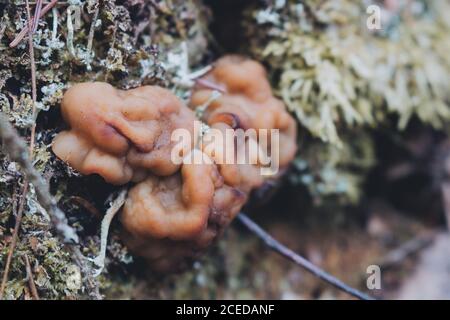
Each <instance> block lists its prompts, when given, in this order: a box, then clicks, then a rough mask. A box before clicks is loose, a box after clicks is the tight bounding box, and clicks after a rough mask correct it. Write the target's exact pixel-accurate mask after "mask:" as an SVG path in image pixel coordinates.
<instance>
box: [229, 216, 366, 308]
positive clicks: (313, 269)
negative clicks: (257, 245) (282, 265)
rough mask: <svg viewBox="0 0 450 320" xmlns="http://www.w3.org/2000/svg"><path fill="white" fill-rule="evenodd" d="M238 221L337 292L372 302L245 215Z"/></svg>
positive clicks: (269, 245)
mask: <svg viewBox="0 0 450 320" xmlns="http://www.w3.org/2000/svg"><path fill="white" fill-rule="evenodd" d="M237 219H238V221H240V222H241V223H242V224H243V225H244V226H246V227H247V228H248V229H249V230H250V231H251V232H253V233H254V234H255V235H256V236H258V237H259V238H260V239H261V240H263V241H264V243H265V244H266V245H267V246H268V247H269V248H271V249H273V250H274V251H275V252H277V253H279V254H281V255H282V256H284V257H285V258H287V259H289V260H291V261H292V262H294V263H295V264H297V265H298V266H300V267H302V268H304V269H305V270H307V271H308V272H310V273H312V274H313V275H315V276H316V277H318V278H319V279H322V280H324V281H325V282H328V283H329V284H331V285H333V286H334V287H336V288H338V289H339V290H342V291H344V292H346V293H348V294H350V295H352V296H354V297H356V298H358V299H361V300H374V298H372V297H370V296H369V295H367V294H365V293H362V292H361V291H359V290H357V289H355V288H352V287H350V286H348V285H346V284H345V283H343V282H342V281H341V280H339V279H337V278H335V277H333V276H332V275H331V274H329V273H327V272H326V271H324V270H322V269H320V268H319V267H317V266H316V265H314V264H312V263H311V262H310V261H308V260H307V259H305V258H303V257H302V256H300V255H298V254H297V253H295V252H294V251H292V250H291V249H289V248H287V247H285V246H284V245H283V244H281V243H280V242H278V241H277V240H275V239H274V238H273V237H272V236H271V235H270V234H268V233H267V232H266V231H264V230H263V229H262V228H261V227H260V226H258V225H257V224H256V223H255V222H254V221H253V220H252V219H250V218H249V217H248V216H247V215H245V214H244V213H239V214H238V216H237Z"/></svg>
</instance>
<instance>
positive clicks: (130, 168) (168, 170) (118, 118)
mask: <svg viewBox="0 0 450 320" xmlns="http://www.w3.org/2000/svg"><path fill="white" fill-rule="evenodd" d="M61 110H62V115H63V117H64V119H65V120H66V122H67V123H68V124H69V126H70V130H68V131H63V132H61V133H60V134H59V135H58V136H57V137H56V139H55V141H54V143H53V152H54V153H55V154H56V155H57V156H58V157H59V158H60V159H62V160H64V161H66V162H67V163H68V164H69V165H71V166H72V167H73V168H75V169H76V170H78V171H80V172H81V173H83V174H93V173H97V174H99V175H101V176H102V177H103V178H104V179H105V180H106V181H107V182H110V183H112V184H124V183H127V182H129V181H131V180H133V181H139V180H142V179H143V178H145V176H146V175H147V173H148V172H152V173H155V174H158V175H170V174H173V173H175V172H176V171H177V170H178V169H179V165H175V164H174V163H173V162H172V161H171V159H170V152H171V150H172V147H173V143H172V142H171V141H170V136H171V133H172V131H173V130H174V129H176V128H186V129H187V130H189V131H190V132H192V131H193V126H194V121H195V116H194V114H193V112H192V111H191V110H189V109H188V108H187V107H186V106H185V105H183V103H182V102H181V101H180V100H179V99H178V98H177V97H176V96H175V95H173V94H172V93H171V92H170V91H168V90H166V89H163V88H160V87H157V86H143V87H140V88H136V89H132V90H128V91H122V90H118V89H115V88H114V87H112V86H111V85H109V84H107V83H101V82H93V83H81V84H77V85H75V86H73V87H71V88H70V89H69V90H68V91H67V92H66V93H65V94H64V98H63V101H62V104H61Z"/></svg>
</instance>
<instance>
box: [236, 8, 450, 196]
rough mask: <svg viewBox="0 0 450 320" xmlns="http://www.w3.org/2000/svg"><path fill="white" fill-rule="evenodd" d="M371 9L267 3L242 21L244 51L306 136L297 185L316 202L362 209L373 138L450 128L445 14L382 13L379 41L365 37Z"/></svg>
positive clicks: (302, 136) (375, 34) (421, 10)
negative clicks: (374, 133)
mask: <svg viewBox="0 0 450 320" xmlns="http://www.w3.org/2000/svg"><path fill="white" fill-rule="evenodd" d="M371 2H372V1H369V2H364V3H363V2H357V1H349V0H340V1H333V0H327V1H314V0H309V1H305V2H303V3H299V2H298V1H293V0H282V1H275V0H274V1H272V0H267V1H257V2H256V4H255V5H253V6H251V7H250V8H248V9H247V10H246V13H245V16H246V18H245V19H244V21H243V25H244V29H245V30H246V36H247V41H244V46H243V48H242V50H243V51H245V52H247V53H248V54H250V55H252V56H254V57H256V58H257V59H259V60H261V61H263V62H264V63H265V64H266V65H267V66H268V67H269V70H270V74H271V77H272V81H273V84H274V86H275V88H276V91H277V94H278V95H279V96H280V97H281V98H282V99H283V100H284V101H285V103H286V105H287V106H288V108H289V109H290V111H291V112H292V113H293V114H295V115H296V117H297V119H298V122H299V124H300V125H301V127H302V128H303V130H301V131H300V140H301V141H300V145H301V147H302V149H301V150H300V153H299V154H300V156H299V159H298V162H297V164H299V165H300V167H301V168H300V174H299V175H298V176H297V177H293V179H292V180H293V181H297V182H300V183H304V184H306V185H308V188H309V190H310V191H311V192H312V195H313V196H314V197H319V196H320V195H322V198H324V199H325V198H327V196H328V195H332V196H333V197H334V196H338V197H339V198H341V199H344V198H345V197H347V200H348V201H347V202H350V203H356V202H357V201H358V198H359V193H360V189H361V182H363V181H364V176H365V175H366V173H367V171H368V170H369V169H370V168H371V165H372V164H374V163H375V159H374V151H373V150H370V149H371V148H373V145H374V144H373V142H371V139H373V138H372V137H370V131H369V130H377V129H379V128H381V127H383V126H388V127H389V128H390V129H389V130H392V131H396V130H402V129H404V128H405V127H406V126H407V124H408V122H409V120H410V119H411V118H412V117H417V118H419V119H420V120H421V121H422V122H423V123H425V124H428V125H431V126H433V127H435V128H438V129H441V130H442V129H445V128H448V127H449V123H450V107H449V104H448V101H449V98H450V97H449V92H450V90H449V84H448V81H446V80H445V79H446V77H447V75H448V74H449V72H450V59H449V55H448V54H447V53H446V52H447V50H448V47H449V45H450V41H449V38H448V36H447V33H448V27H449V23H448V19H446V17H444V15H443V14H442V12H445V11H446V10H449V9H450V6H449V4H448V3H447V2H445V1H439V0H435V1H422V0H416V1H413V3H412V4H411V6H410V7H408V6H405V7H401V8H400V10H399V11H398V12H389V11H387V8H385V9H383V10H384V11H383V15H382V16H383V17H386V19H384V20H383V29H382V30H380V31H377V32H373V31H370V30H369V29H368V28H367V27H366V19H367V17H368V15H367V14H366V8H367V6H368V5H369V4H370V3H371ZM374 3H375V2H374ZM376 4H378V5H380V3H379V2H376ZM411 8H413V11H412V12H411V11H408V10H409V9H411ZM446 48H447V49H446ZM393 116H394V117H395V118H396V122H397V125H396V126H391V122H390V121H391V118H392V117H393ZM311 137H312V138H317V139H319V140H317V139H311ZM320 141H322V142H320ZM362 145H364V146H365V147H364V148H365V150H364V152H363V153H362V154H361V153H360V152H358V150H357V149H358V148H359V147H358V146H362ZM361 157H364V158H361ZM361 162H363V163H364V165H363V166H361ZM311 164H313V166H311ZM297 167H298V166H297ZM354 167H356V170H354V169H352V168H354Z"/></svg>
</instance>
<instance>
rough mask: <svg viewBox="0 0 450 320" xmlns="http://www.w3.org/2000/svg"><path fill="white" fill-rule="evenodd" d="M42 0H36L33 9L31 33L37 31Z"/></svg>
mask: <svg viewBox="0 0 450 320" xmlns="http://www.w3.org/2000/svg"><path fill="white" fill-rule="evenodd" d="M42 1H43V0H37V1H36V8H35V9H34V16H33V25H32V32H31V33H33V34H34V33H35V32H36V31H37V28H38V24H39V19H40V18H41V11H42Z"/></svg>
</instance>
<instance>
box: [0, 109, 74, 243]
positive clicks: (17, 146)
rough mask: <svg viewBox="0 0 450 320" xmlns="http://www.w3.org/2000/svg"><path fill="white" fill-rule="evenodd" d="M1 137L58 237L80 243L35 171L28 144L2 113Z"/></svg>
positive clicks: (69, 241) (44, 183) (0, 118)
mask: <svg viewBox="0 0 450 320" xmlns="http://www.w3.org/2000/svg"><path fill="white" fill-rule="evenodd" d="M0 137H2V139H3V148H4V149H5V150H6V151H7V152H8V154H9V157H10V159H11V161H15V162H17V163H19V164H20V166H21V167H22V170H23V172H24V173H25V175H26V177H27V178H28V181H29V182H31V183H32V184H33V185H34V187H35V189H36V196H37V199H38V201H39V203H40V204H41V205H42V207H43V208H44V209H45V210H46V211H47V212H48V214H49V216H50V219H51V222H52V223H53V226H54V228H55V230H56V232H57V235H58V236H59V237H60V238H61V239H62V240H63V241H64V242H67V243H78V236H77V234H76V232H75V230H74V229H73V228H72V227H71V226H69V225H68V223H67V218H66V216H65V215H64V213H63V212H62V211H61V210H60V209H59V208H58V207H57V205H56V202H55V200H54V199H53V197H52V195H51V194H50V192H49V187H48V184H47V182H46V181H45V180H44V178H42V177H41V175H40V174H39V173H38V172H37V171H36V169H34V167H33V165H32V163H31V159H30V156H29V155H28V153H27V147H26V144H25V143H24V142H23V140H22V139H21V138H20V137H19V136H18V135H17V132H16V131H15V130H14V128H13V127H12V125H11V124H10V123H9V121H8V120H7V119H6V117H5V115H4V114H3V113H1V112H0Z"/></svg>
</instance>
